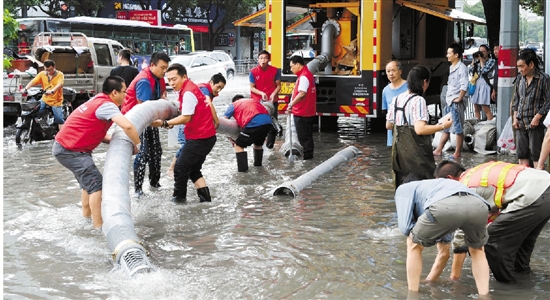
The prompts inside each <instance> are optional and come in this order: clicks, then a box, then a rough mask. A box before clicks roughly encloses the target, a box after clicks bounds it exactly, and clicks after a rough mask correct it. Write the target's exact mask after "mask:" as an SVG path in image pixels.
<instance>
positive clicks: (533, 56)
mask: <svg viewBox="0 0 550 300" xmlns="http://www.w3.org/2000/svg"><path fill="white" fill-rule="evenodd" d="M517 60H523V61H524V62H525V64H526V65H530V64H531V63H533V64H534V66H535V69H537V70H540V65H542V61H541V60H540V58H539V57H538V56H537V53H536V52H535V50H533V49H531V48H525V49H523V50H521V51H520V52H519V55H518V59H517ZM44 65H45V64H44Z"/></svg>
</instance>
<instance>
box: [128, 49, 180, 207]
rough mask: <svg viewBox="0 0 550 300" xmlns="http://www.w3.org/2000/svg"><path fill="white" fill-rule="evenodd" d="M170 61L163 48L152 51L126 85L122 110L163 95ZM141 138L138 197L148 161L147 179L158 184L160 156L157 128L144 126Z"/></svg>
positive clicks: (136, 179)
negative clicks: (165, 76) (147, 60)
mask: <svg viewBox="0 0 550 300" xmlns="http://www.w3.org/2000/svg"><path fill="white" fill-rule="evenodd" d="M169 62H170V57H169V56H168V54H166V53H165V52H163V51H159V52H155V53H153V55H151V62H150V64H149V66H148V67H145V68H143V69H142V70H141V72H139V74H138V75H137V76H136V78H134V80H132V83H131V84H130V86H129V87H128V92H127V93H126V98H124V104H123V105H122V113H123V114H126V113H127V112H128V111H129V110H130V109H132V108H133V107H134V106H136V105H138V104H140V103H143V102H145V101H149V100H158V99H160V98H166V82H165V81H164V73H165V72H166V69H167V68H168V63H169ZM140 139H141V142H142V144H141V149H140V151H139V153H138V155H136V158H135V160H134V189H135V192H136V196H137V197H141V196H142V195H143V189H142V187H143V181H144V178H145V168H146V166H147V164H149V183H150V184H151V187H153V188H159V187H160V184H159V180H160V165H161V164H160V161H161V158H162V147H161V144H160V138H159V130H158V128H154V127H151V126H149V127H147V128H145V131H144V132H143V133H141V135H140Z"/></svg>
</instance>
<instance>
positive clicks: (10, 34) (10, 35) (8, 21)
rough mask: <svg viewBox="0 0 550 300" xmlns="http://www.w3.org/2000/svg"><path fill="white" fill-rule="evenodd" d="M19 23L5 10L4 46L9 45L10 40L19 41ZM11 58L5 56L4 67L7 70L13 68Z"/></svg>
mask: <svg viewBox="0 0 550 300" xmlns="http://www.w3.org/2000/svg"><path fill="white" fill-rule="evenodd" d="M18 27H19V26H18V24H17V21H16V20H15V19H14V18H13V16H12V15H11V13H10V12H9V10H7V9H5V10H4V45H7V44H8V43H9V41H10V40H13V39H17V28H18ZM11 60H12V58H11V57H8V56H6V55H5V54H4V57H3V62H2V67H3V69H4V70H5V69H7V68H9V67H11Z"/></svg>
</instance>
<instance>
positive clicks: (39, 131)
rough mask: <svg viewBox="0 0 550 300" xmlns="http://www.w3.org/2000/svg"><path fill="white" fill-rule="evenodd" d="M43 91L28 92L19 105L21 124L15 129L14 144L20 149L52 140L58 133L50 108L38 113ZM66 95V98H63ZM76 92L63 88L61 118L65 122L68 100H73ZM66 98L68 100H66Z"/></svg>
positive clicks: (68, 105)
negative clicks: (26, 145)
mask: <svg viewBox="0 0 550 300" xmlns="http://www.w3.org/2000/svg"><path fill="white" fill-rule="evenodd" d="M44 93H45V91H44V90H42V89H40V88H31V89H29V90H28V94H27V95H23V97H25V96H26V100H27V101H26V102H23V103H21V110H22V112H21V124H19V125H18V126H17V127H16V128H17V130H16V132H15V143H16V145H17V147H19V148H21V147H22V145H23V144H26V143H29V144H32V142H34V141H36V142H38V141H45V140H52V139H53V138H54V137H55V135H56V134H57V132H58V131H59V127H58V125H57V124H56V123H55V122H54V116H53V111H52V108H51V107H50V106H49V105H46V108H45V109H44V111H43V112H42V113H41V114H39V111H40V99H41V98H42V96H43V95H44ZM65 95H68V97H65ZM75 95H76V92H75V91H74V90H73V89H69V88H63V96H64V97H63V104H62V108H63V118H64V119H65V120H66V119H67V117H68V116H69V114H70V113H71V111H72V109H71V105H70V102H71V101H70V100H74V96H75ZM67 98H68V99H67Z"/></svg>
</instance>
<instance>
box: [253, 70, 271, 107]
mask: <svg viewBox="0 0 550 300" xmlns="http://www.w3.org/2000/svg"><path fill="white" fill-rule="evenodd" d="M250 72H251V73H252V76H254V85H255V86H256V88H257V89H258V90H260V91H262V92H264V93H266V94H267V96H268V97H269V96H270V95H271V94H272V93H273V91H275V89H276V88H277V84H276V83H275V76H277V68H275V67H274V66H267V68H266V69H265V71H264V70H262V68H261V67H260V66H256V67H255V68H253V69H252V70H250ZM250 96H252V99H254V100H262V96H260V95H258V94H255V93H250Z"/></svg>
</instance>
